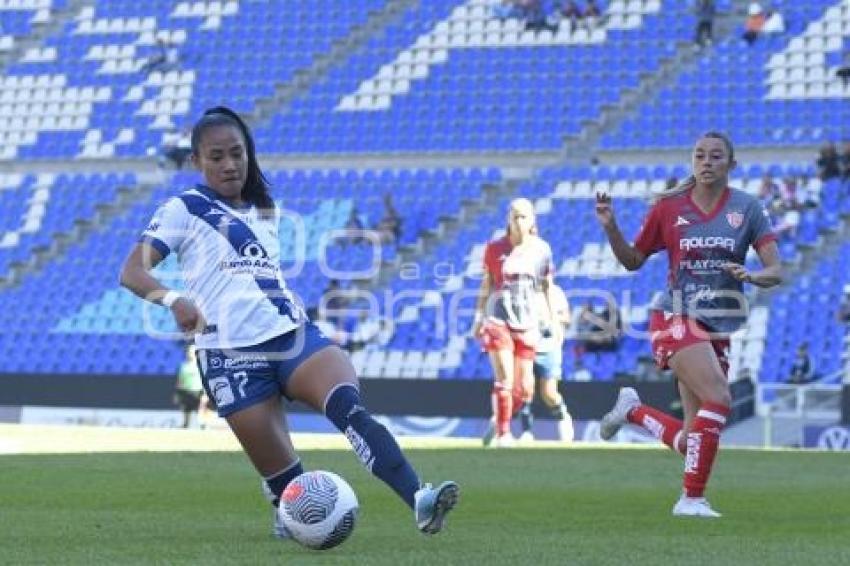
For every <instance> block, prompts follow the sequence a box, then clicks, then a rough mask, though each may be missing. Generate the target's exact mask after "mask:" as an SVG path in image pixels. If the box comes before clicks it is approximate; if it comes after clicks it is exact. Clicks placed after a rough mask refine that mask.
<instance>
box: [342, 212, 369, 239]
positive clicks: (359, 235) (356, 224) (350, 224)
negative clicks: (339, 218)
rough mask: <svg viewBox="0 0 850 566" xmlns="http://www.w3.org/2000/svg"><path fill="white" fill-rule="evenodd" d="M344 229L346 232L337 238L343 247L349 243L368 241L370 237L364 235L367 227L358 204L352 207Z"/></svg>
mask: <svg viewBox="0 0 850 566" xmlns="http://www.w3.org/2000/svg"><path fill="white" fill-rule="evenodd" d="M343 229H344V230H345V234H342V235H340V236H338V237H337V238H336V241H337V242H338V243H339V244H340V245H342V246H343V247H345V246H346V245H347V244H354V245H357V244H361V243H364V242H368V239H367V238H366V237H364V235H363V233H364V232H365V227H364V226H363V221H362V220H361V219H360V213H359V212H358V210H357V207H356V206H352V207H351V212H350V213H349V214H348V220H346V221H345V225H344V226H343Z"/></svg>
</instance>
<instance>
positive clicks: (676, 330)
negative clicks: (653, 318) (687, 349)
mask: <svg viewBox="0 0 850 566" xmlns="http://www.w3.org/2000/svg"><path fill="white" fill-rule="evenodd" d="M670 334H671V335H672V336H673V339H674V340H681V339H682V338H684V337H685V325H684V324H683V323H682V322H680V321H676V322H674V323H673V324H672V325H670Z"/></svg>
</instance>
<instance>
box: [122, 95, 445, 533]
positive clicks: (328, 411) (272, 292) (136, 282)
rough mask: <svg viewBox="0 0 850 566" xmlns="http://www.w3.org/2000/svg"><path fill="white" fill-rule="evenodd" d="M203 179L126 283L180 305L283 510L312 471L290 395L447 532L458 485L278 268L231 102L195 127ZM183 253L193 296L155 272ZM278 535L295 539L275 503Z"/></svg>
mask: <svg viewBox="0 0 850 566" xmlns="http://www.w3.org/2000/svg"><path fill="white" fill-rule="evenodd" d="M192 160H193V162H194V163H195V165H196V166H197V167H198V169H199V170H200V171H201V173H202V176H203V181H204V184H199V185H196V186H195V187H194V188H192V189H189V190H188V191H185V192H183V193H182V194H179V195H178V196H176V197H173V198H171V199H170V200H168V201H167V202H166V203H165V204H163V205H162V206H161V207H160V208H159V210H158V211H157V212H156V215H155V221H154V222H152V223H151V224H149V227H148V228H147V229H146V230H145V231H144V233H143V235H142V237H141V239H140V241H139V243H138V244H136V246H135V247H134V248H133V250H132V251H131V253H130V255H129V256H128V258H127V260H126V261H125V263H124V266H123V268H122V270H121V283H122V285H124V286H125V287H127V288H128V289H130V290H132V291H133V292H134V293H135V294H136V295H137V296H139V297H142V298H143V299H145V300H146V301H149V302H152V303H154V304H158V305H162V306H164V307H166V308H167V309H169V310H170V312H171V314H172V315H173V317H174V320H175V322H176V323H177V327H178V328H180V329H181V330H182V331H183V332H185V333H187V334H189V335H191V336H192V337H193V338H194V340H195V343H196V345H197V347H198V358H199V359H200V360H201V362H202V363H201V364H200V365H201V379H202V381H203V383H204V386H205V388H206V390H207V392H208V393H209V394H210V396H211V397H212V398H213V399H214V401H215V404H216V407H217V408H218V412H219V416H221V417H222V418H224V419H225V420H226V421H227V424H228V426H229V427H230V429H231V430H232V431H233V433H234V434H235V436H236V438H237V439H238V440H239V441H240V443H241V445H242V447H243V449H244V451H245V453H246V455H247V456H248V458H249V459H250V461H251V462H252V463H253V465H254V468H255V469H256V471H257V472H258V474H259V475H260V477H261V478H262V480H261V484H260V485H261V486H262V487H263V491H264V492H265V494H266V495H267V497H268V500H269V501H270V502H271V503H272V505H274V506H275V507H277V506H279V504H280V498H281V496H282V494H283V492H284V490H285V489H286V487H287V485H289V483H290V482H291V481H292V480H293V479H294V478H296V477H298V476H299V475H301V474H302V473H303V472H304V470H303V467H302V465H301V460H300V458H299V456H298V454H297V452H296V451H295V448H294V446H293V444H292V438H291V436H290V432H289V430H288V427H287V423H286V419H285V418H284V410H285V406H284V404H283V397H284V396H286V397H287V398H288V399H291V400H293V401H300V402H302V403H304V404H306V405H307V406H309V407H312V408H313V409H314V410H316V411H319V412H321V413H322V414H324V415H325V416H326V417H327V418H328V420H329V421H330V422H331V423H333V425H334V426H335V427H336V428H337V429H338V430H339V431H341V432H344V433H345V436H346V437H347V438H348V439H349V440H350V442H351V444H352V447H353V448H354V449H355V451H356V453H357V455H359V456H361V457H362V456H363V455H364V454H369V457H368V458H362V462H363V464H364V465H366V466H367V468H368V470H369V472H371V473H372V474H373V475H375V476H376V477H377V478H379V479H380V480H381V481H383V482H384V483H385V484H386V485H387V486H388V487H390V488H391V489H392V490H393V491H394V492H395V493H396V494H397V495H398V496H399V498H400V499H401V500H402V501H403V502H404V503H405V504H406V506H407V507H408V508H409V509H410V510H412V511H413V513H414V519H415V525H416V527H417V528H418V529H419V530H420V531H421V532H423V533H426V534H435V533H437V532H439V531H440V529H441V528H442V525H443V523H444V519H445V515H446V513H448V512H449V511H450V510H451V509H452V508H453V507H454V505H455V504H456V503H457V497H458V490H459V488H458V486H457V484H456V483H454V482H450V481H449V482H443V483H442V484H441V485H439V486H438V487H437V488H432V487H431V486H430V485H429V484H425V485H423V484H422V483H421V482H420V479H419V476H418V474H417V473H416V471H415V470H414V469H413V467H412V466H411V465H410V462H409V461H408V460H407V458H406V457H405V455H404V453H403V452H402V451H401V448H400V447H399V446H398V443H397V442H396V440H395V438H393V436H392V434H391V433H390V432H389V431H388V430H387V429H386V428H385V427H384V426H383V425H382V424H380V423H379V422H378V421H376V420H375V419H374V418H373V417H372V415H371V414H370V413H369V412H368V410H367V409H366V408H365V403H364V402H363V400H362V398H361V395H360V387H359V382H358V379H357V375H356V372H355V370H354V368H353V367H352V365H351V361H350V360H349V357H348V356H347V355H346V354H345V353H344V352H343V351H342V350H341V349H340V348H339V347H338V346H337V345H336V344H334V343H333V342H332V341H331V340H330V339H329V338H327V337H326V336H324V335H323V334H322V333H321V332H320V331H319V330H318V329H317V328H316V326H315V325H314V324H312V323H311V322H310V321H309V320H308V319H307V317H306V314H305V313H304V311H303V309H302V308H301V307H300V305H299V304H298V303H297V301H296V300H295V299H294V297H293V295H292V294H291V292H290V291H288V286H287V285H286V282H285V281H284V280H283V278H282V277H281V270H280V268H279V265H278V264H279V257H280V241H279V234H278V213H277V207H276V205H275V202H274V200H273V199H272V196H271V194H270V187H269V183H268V181H267V180H266V179H265V176H264V175H263V172H262V169H260V166H259V163H258V162H257V155H256V151H255V149H254V140H253V137H252V136H251V132H250V130H249V129H248V126H246V125H245V123H244V122H243V121H242V119H241V118H240V117H239V116H238V115H237V114H236V113H235V112H233V111H232V110H231V109H229V108H226V107H216V108H211V109H209V110H207V111H206V112H205V113H204V115H203V117H202V118H201V119H200V120H199V121H198V122H197V123H196V124H195V127H194V129H193V130H192ZM171 251H174V252H175V253H176V255H177V260H178V262H179V263H180V265H181V267H182V273H183V274H184V278H185V282H184V284H185V288H186V289H187V290H188V291H187V292H185V293H182V292H178V291H176V290H174V289H169V288H167V287H165V286H164V285H163V284H162V283H161V282H160V281H159V280H157V279H156V278H155V277H154V276H153V275H152V274H151V271H152V270H153V269H154V268H155V267H156V266H157V265H158V264H159V263H160V262H161V261H162V260H163V259H164V258H165V257H166V255H168V254H169V253H170V252H171ZM273 517H274V530H273V532H274V534H275V535H276V536H278V537H279V538H291V535H290V533H289V532H288V531H287V530H286V527H285V525H283V524H282V521H280V518H279V513H277V509H276V508H275V509H274V512H273Z"/></svg>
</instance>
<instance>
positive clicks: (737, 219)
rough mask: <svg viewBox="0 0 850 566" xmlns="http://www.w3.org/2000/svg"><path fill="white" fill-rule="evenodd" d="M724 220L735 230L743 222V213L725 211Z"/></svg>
mask: <svg viewBox="0 0 850 566" xmlns="http://www.w3.org/2000/svg"><path fill="white" fill-rule="evenodd" d="M726 222H728V223H729V226H731V227H732V228H734V229H736V230H737V229H738V228H740V227H741V224H743V223H744V215H743V214H741V213H740V212H727V213H726Z"/></svg>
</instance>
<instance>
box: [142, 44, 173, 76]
mask: <svg viewBox="0 0 850 566" xmlns="http://www.w3.org/2000/svg"><path fill="white" fill-rule="evenodd" d="M156 47H157V49H158V50H159V51H158V52H157V53H155V54H154V55H152V56H151V57H150V59H148V60H147V62H146V63H145V64H144V65H142V67H141V69H140V71H141V72H142V73H144V74H145V76H148V75H150V74H151V73H152V72H154V71H161V72H166V71H172V70H175V69H177V68H179V67H180V51H179V50H178V49H177V45H176V44H173V43H171V42H169V41H166V40H165V39H164V38H162V37H160V38H159V39H157V40H156Z"/></svg>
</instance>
